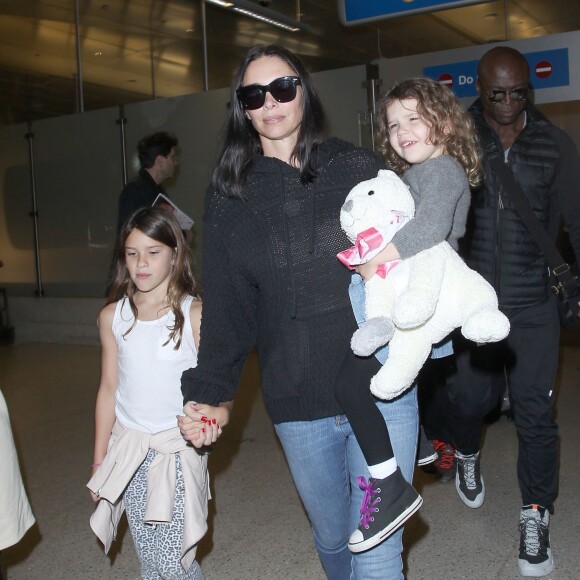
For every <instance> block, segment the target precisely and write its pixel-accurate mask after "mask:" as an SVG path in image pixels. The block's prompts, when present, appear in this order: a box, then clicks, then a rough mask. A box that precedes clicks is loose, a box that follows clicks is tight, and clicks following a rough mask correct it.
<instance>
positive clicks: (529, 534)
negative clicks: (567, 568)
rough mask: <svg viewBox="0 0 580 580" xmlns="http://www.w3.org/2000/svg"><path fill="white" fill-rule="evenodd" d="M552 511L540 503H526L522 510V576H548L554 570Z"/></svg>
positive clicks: (520, 559) (520, 562)
mask: <svg viewBox="0 0 580 580" xmlns="http://www.w3.org/2000/svg"><path fill="white" fill-rule="evenodd" d="M549 525H550V513H549V512H548V510H547V509H546V508H543V507H542V506H539V505H534V504H532V505H525V506H524V507H522V509H521V512H520V556H519V559H518V566H519V568H520V574H521V575H522V576H536V577H537V576H546V575H547V574H549V573H550V572H552V570H554V559H553V558H552V550H551V549H550V530H549Z"/></svg>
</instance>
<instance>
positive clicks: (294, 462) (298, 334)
mask: <svg viewBox="0 0 580 580" xmlns="http://www.w3.org/2000/svg"><path fill="white" fill-rule="evenodd" d="M382 167H383V164H382V162H381V161H380V160H379V159H378V158H377V157H376V156H375V155H374V154H373V153H371V152H370V151H366V150H364V149H360V148H357V147H354V146H353V145H351V144H349V143H346V142H344V141H340V140H339V139H332V138H330V139H328V138H326V137H325V115H324V111H323V109H322V105H321V103H320V100H319V97H318V95H317V93H316V91H315V89H314V87H313V82H312V79H311V76H310V74H309V72H308V71H307V70H306V68H305V67H304V65H303V64H302V62H301V61H300V60H299V59H298V58H297V57H296V56H295V55H294V54H293V53H291V52H290V51H288V50H287V49H285V48H283V47H281V46H276V45H269V46H258V47H254V48H252V49H250V50H249V51H248V53H247V54H246V56H245V58H244V60H243V62H242V63H241V66H240V68H239V70H238V73H237V74H236V76H235V78H234V80H233V83H232V106H231V109H230V114H229V119H228V122H227V130H226V135H225V139H224V145H223V149H222V152H221V154H220V156H219V158H218V161H217V163H216V166H215V168H214V172H213V177H212V184H211V186H210V188H209V190H208V194H207V198H206V205H205V211H206V213H205V218H204V230H203V241H204V248H203V251H204V260H203V263H204V273H203V279H204V285H205V290H206V299H205V302H204V315H203V321H202V329H201V336H202V337H203V338H202V340H201V347H200V351H199V358H198V366H197V367H196V368H194V369H190V370H189V371H186V372H185V373H184V375H183V378H182V390H183V393H184V397H185V401H197V402H204V403H212V402H213V403H215V404H218V403H219V402H221V401H226V400H230V399H231V398H232V397H233V395H234V393H235V390H236V388H237V385H238V381H239V377H240V373H241V370H242V367H243V364H244V361H245V360H246V357H247V354H248V352H249V351H250V350H251V349H252V348H253V347H254V346H257V349H258V353H259V360H260V371H261V385H262V391H263V395H264V402H265V406H266V409H267V411H268V414H269V416H270V418H271V419H272V421H273V423H274V426H275V429H276V433H277V435H278V437H279V439H280V441H281V443H282V446H283V448H284V452H285V454H286V458H287V460H288V463H289V466H290V470H291V472H292V476H293V479H294V483H295V485H296V487H297V489H298V492H299V494H300V497H301V499H302V502H303V504H304V507H305V509H306V512H307V514H308V516H309V519H310V522H311V524H312V528H313V533H314V540H315V545H316V549H317V551H318V554H319V557H320V560H321V562H322V565H323V567H324V570H325V572H326V574H327V576H328V578H331V579H336V580H344V579H346V578H364V579H371V578H381V580H385V579H387V580H391V579H392V580H394V579H397V580H399V579H402V578H403V575H402V561H401V551H402V531H399V532H397V533H396V534H394V535H393V536H392V537H391V538H389V540H388V541H386V542H384V543H383V544H381V545H380V546H379V547H377V548H376V549H374V550H372V551H369V552H366V553H361V554H356V555H352V554H351V553H350V551H349V549H348V538H349V535H350V532H351V531H352V529H353V528H354V527H356V525H357V524H358V521H359V507H360V505H361V503H362V496H363V492H362V491H361V490H360V489H359V487H358V485H357V478H358V476H360V475H361V473H368V471H367V469H366V464H365V460H364V458H363V456H362V453H361V451H360V448H359V446H358V444H357V442H356V438H355V437H354V435H353V433H352V430H351V427H350V425H349V423H348V421H347V419H346V417H345V416H344V415H343V411H342V409H341V407H340V405H339V404H338V402H337V401H336V399H335V397H334V394H333V390H334V384H335V382H336V380H337V377H338V376H339V373H340V369H341V364H343V361H346V360H348V359H349V358H350V357H354V355H353V354H352V352H351V349H350V338H351V336H352V334H353V332H354V331H355V330H356V321H355V319H354V316H353V313H352V308H351V305H350V302H349V298H348V292H347V288H348V285H349V282H350V274H349V273H348V270H347V269H346V268H344V267H343V266H342V265H341V264H340V263H339V262H338V260H337V259H336V254H337V253H338V252H339V251H340V250H342V249H344V247H346V245H348V240H347V239H346V236H345V235H344V233H343V232H342V231H341V228H340V222H339V215H340V208H341V206H342V204H343V202H344V199H345V198H346V195H347V193H348V192H349V191H350V189H351V188H352V187H353V186H354V185H355V184H357V183H359V182H360V181H362V180H365V179H369V178H371V177H375V176H376V175H377V171H378V170H379V169H381V168H382ZM360 361H361V363H360V364H359V367H360V368H361V372H360V373H359V376H358V377H357V380H360V381H361V382H362V383H364V384H365V385H368V384H369V381H370V378H371V376H372V375H373V374H375V373H376V372H377V371H378V370H379V368H380V366H379V363H378V361H376V360H375V359H374V358H372V357H371V358H369V359H360ZM367 392H368V390H367ZM369 396H370V395H369ZM378 406H379V408H380V410H381V412H382V414H383V416H384V417H385V420H386V421H387V423H388V425H389V430H390V434H391V439H392V443H393V447H394V450H395V453H396V455H397V460H398V463H399V465H400V466H401V469H402V471H403V473H404V474H405V476H406V477H407V478H409V479H410V478H411V475H412V471H413V464H414V457H415V447H416V441H417V429H418V423H417V405H416V395H415V392H414V390H411V391H409V392H408V393H407V394H405V395H404V396H403V397H401V398H399V399H398V400H397V401H394V402H389V403H382V402H379V403H378ZM186 413H187V414H188V415H189V420H191V419H199V417H198V415H197V414H196V413H195V407H192V406H191V405H186ZM180 426H181V428H182V432H183V433H184V435H185V436H186V437H188V432H189V431H188V425H187V420H181V421H180Z"/></svg>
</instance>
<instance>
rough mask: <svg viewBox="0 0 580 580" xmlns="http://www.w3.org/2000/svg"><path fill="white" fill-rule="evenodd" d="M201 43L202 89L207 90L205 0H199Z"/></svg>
mask: <svg viewBox="0 0 580 580" xmlns="http://www.w3.org/2000/svg"><path fill="white" fill-rule="evenodd" d="M201 44H202V49H203V90H204V92H207V91H209V81H208V66H207V22H206V18H205V0H201Z"/></svg>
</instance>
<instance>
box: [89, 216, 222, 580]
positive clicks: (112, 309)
mask: <svg viewBox="0 0 580 580" xmlns="http://www.w3.org/2000/svg"><path fill="white" fill-rule="evenodd" d="M118 248H119V249H118V255H117V257H116V264H115V273H114V278H113V282H112V284H111V288H110V291H109V296H108V302H107V305H106V306H105V307H104V308H103V310H102V311H101V313H100V314H99V318H98V324H99V333H100V338H101V345H102V359H101V383H100V386H99V391H98V395H97V402H96V411H95V448H94V456H93V465H92V468H93V477H92V478H91V480H90V481H89V483H88V484H87V487H88V488H89V489H90V491H91V496H92V498H93V500H94V501H98V502H99V503H98V505H97V509H96V510H95V513H94V514H93V516H92V517H91V527H92V529H93V531H94V532H95V533H96V534H97V536H98V537H99V539H100V540H101V541H102V542H103V544H104V545H105V553H107V552H108V550H109V548H110V545H111V542H112V540H113V539H114V537H115V534H116V528H117V524H118V522H119V519H120V517H121V515H122V512H123V509H126V511H127V519H128V522H129V528H130V530H131V534H132V536H133V541H134V543H135V550H136V552H137V556H138V557H139V561H140V563H141V574H142V577H143V578H188V579H189V578H195V579H202V578H203V574H202V572H201V569H200V567H199V565H198V563H197V562H196V561H195V552H196V544H197V542H198V541H199V540H200V539H201V537H202V536H203V535H204V534H205V532H206V530H207V524H206V517H207V501H208V499H209V497H210V493H209V487H208V484H209V480H208V474H207V455H205V454H201V453H200V454H198V453H196V449H194V448H193V447H191V445H188V444H187V442H186V441H184V439H183V438H182V436H181V434H180V432H179V429H178V428H177V422H176V418H177V416H178V415H181V413H182V409H183V407H182V404H183V403H182V401H183V399H182V396H181V387H180V380H181V374H182V372H183V371H184V370H185V369H187V368H190V367H192V366H195V365H196V363H197V348H198V344H199V327H200V320H201V301H200V300H199V298H198V296H197V293H196V286H195V282H194V279H193V276H192V273H191V269H190V266H189V252H188V248H187V246H186V245H185V242H184V238H183V235H182V233H181V230H180V228H179V225H178V223H177V221H176V220H175V218H174V217H173V215H172V214H171V213H170V212H168V211H167V210H166V209H163V208H151V207H147V208H143V209H141V210H138V211H137V212H135V213H134V214H133V215H132V216H131V217H130V218H129V220H128V221H127V222H126V223H125V225H124V226H123V228H122V230H121V232H120V238H119V245H118ZM197 410H198V411H199V412H200V413H202V414H203V419H202V421H203V423H200V425H199V435H200V436H199V437H198V439H196V443H195V445H196V447H198V446H199V447H201V446H202V445H204V444H210V443H211V442H213V441H215V440H216V439H217V436H218V435H219V433H220V431H221V427H222V426H223V425H225V424H226V423H227V421H228V418H229V410H230V409H229V406H228V405H227V404H225V405H223V406H220V407H210V406H207V405H205V406H198V408H197Z"/></svg>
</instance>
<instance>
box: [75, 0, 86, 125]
mask: <svg viewBox="0 0 580 580" xmlns="http://www.w3.org/2000/svg"><path fill="white" fill-rule="evenodd" d="M75 28H76V39H77V113H84V111H85V97H84V95H83V61H82V54H81V20H80V13H79V0H75Z"/></svg>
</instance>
